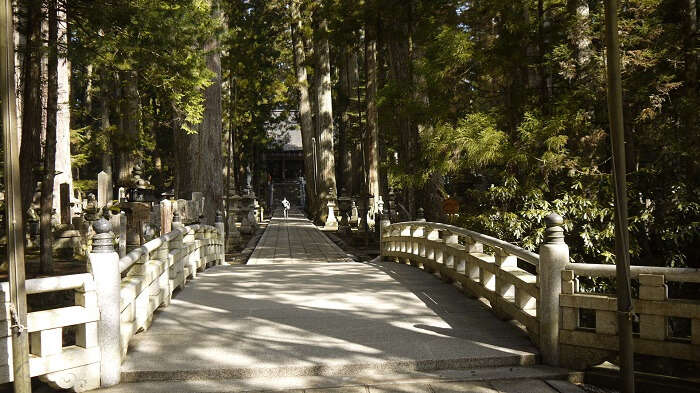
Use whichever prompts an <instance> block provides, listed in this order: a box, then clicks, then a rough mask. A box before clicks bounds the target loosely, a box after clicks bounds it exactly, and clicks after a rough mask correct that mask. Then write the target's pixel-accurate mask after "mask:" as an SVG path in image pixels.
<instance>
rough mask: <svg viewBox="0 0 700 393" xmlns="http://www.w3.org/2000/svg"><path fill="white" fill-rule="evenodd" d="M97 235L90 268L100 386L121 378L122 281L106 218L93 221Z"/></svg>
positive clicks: (89, 256)
mask: <svg viewBox="0 0 700 393" xmlns="http://www.w3.org/2000/svg"><path fill="white" fill-rule="evenodd" d="M93 228H94V230H95V233H96V234H95V236H94V237H93V240H92V252H90V254H89V255H88V260H89V264H90V270H91V272H92V276H93V278H94V280H95V287H96V288H97V305H98V307H99V309H100V321H99V323H98V324H97V326H98V332H99V345H100V353H101V361H100V385H101V386H112V385H116V384H118V383H119V381H120V377H121V336H120V329H119V324H120V318H119V316H120V311H121V310H120V307H119V302H120V294H119V293H120V284H121V275H120V273H119V255H118V254H117V253H116V252H114V243H113V242H114V234H112V225H111V224H110V223H109V221H107V220H106V219H104V218H101V219H100V220H98V221H96V222H95V223H94V224H93Z"/></svg>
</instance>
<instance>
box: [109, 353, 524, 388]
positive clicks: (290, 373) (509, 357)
mask: <svg viewBox="0 0 700 393" xmlns="http://www.w3.org/2000/svg"><path fill="white" fill-rule="evenodd" d="M514 352H515V351H514ZM537 357H538V355H537V354H536V353H534V352H532V351H517V353H512V354H499V355H493V354H491V355H483V354H482V355H479V356H474V357H462V358H455V359H444V358H443V359H439V360H413V359H399V360H386V359H376V361H374V362H364V363H353V362H345V361H340V362H335V363H332V364H328V363H325V364H323V363H317V364H314V363H312V362H308V361H300V362H298V363H296V364H295V363H294V362H292V363H287V364H283V365H277V366H273V367H269V366H268V367H266V366H250V367H239V368H233V367H232V368H198V367H196V366H195V367H187V368H180V369H178V368H173V369H167V370H165V369H163V368H157V367H154V368H152V369H149V368H148V367H141V368H140V369H138V370H133V369H131V370H130V369H122V381H123V382H142V381H173V380H197V379H240V378H286V377H339V376H340V377H356V376H364V375H367V374H385V373H392V374H396V373H399V374H401V373H410V372H413V371H415V370H420V371H423V372H432V371H438V370H446V369H447V370H449V369H458V370H464V369H478V368H483V367H518V366H532V365H535V364H536V362H537Z"/></svg>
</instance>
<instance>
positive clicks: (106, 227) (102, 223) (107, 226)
mask: <svg viewBox="0 0 700 393" xmlns="http://www.w3.org/2000/svg"><path fill="white" fill-rule="evenodd" d="M92 229H94V230H95V233H96V234H98V235H101V234H103V233H109V232H110V231H111V230H112V224H111V223H110V222H109V221H107V219H105V218H104V217H101V218H100V219H99V220H97V221H95V222H94V223H93V224H92Z"/></svg>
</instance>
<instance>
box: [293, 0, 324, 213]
mask: <svg viewBox="0 0 700 393" xmlns="http://www.w3.org/2000/svg"><path fill="white" fill-rule="evenodd" d="M299 4H300V0H292V1H291V4H290V9H291V14H292V39H293V45H294V66H295V69H296V76H297V84H298V88H299V118H300V120H301V121H300V128H301V144H302V150H303V153H304V176H305V177H306V200H307V202H308V204H309V211H310V212H314V213H315V212H316V209H317V206H318V202H317V201H318V199H317V194H316V193H315V192H314V155H313V149H314V146H313V141H314V125H313V120H312V114H311V101H310V98H309V82H308V76H307V74H306V57H305V52H304V43H303V37H302V31H303V30H302V28H303V24H302V19H301V13H300V12H299Z"/></svg>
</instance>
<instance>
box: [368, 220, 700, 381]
mask: <svg viewBox="0 0 700 393" xmlns="http://www.w3.org/2000/svg"><path fill="white" fill-rule="evenodd" d="M546 222H547V230H546V232H545V242H544V243H543V244H542V245H541V247H540V253H539V255H538V254H535V253H533V252H530V251H528V250H525V249H522V248H520V247H517V246H515V245H512V244H509V243H507V242H504V241H502V240H499V239H495V238H492V237H490V236H486V235H483V234H480V233H477V232H473V231H470V230H467V229H464V228H459V227H455V226H451V225H445V224H439V223H431V222H421V221H411V222H401V223H395V224H389V225H386V226H384V227H383V228H382V235H381V255H382V257H383V258H384V259H388V260H394V261H396V262H400V263H410V264H413V265H415V266H418V267H420V268H423V269H424V270H426V271H428V272H431V273H439V275H440V277H441V278H443V279H444V280H446V281H449V282H457V283H459V285H460V286H461V287H462V288H463V289H464V290H465V292H466V293H467V294H469V295H471V296H475V297H478V298H481V299H482V301H484V303H486V304H488V305H489V306H490V307H491V308H492V310H493V312H494V313H496V314H497V315H498V316H500V317H502V318H503V319H509V320H514V321H517V323H518V324H519V325H520V326H521V327H523V328H524V329H525V330H526V331H527V333H528V334H529V336H530V338H531V339H532V341H533V342H534V343H535V344H536V345H537V346H538V347H539V348H540V352H541V355H542V360H543V362H545V363H547V364H551V365H560V366H564V367H570V368H575V369H585V368H586V367H589V366H592V365H595V364H599V363H601V362H603V361H605V360H608V359H612V358H614V357H615V356H616V355H617V348H618V337H617V319H616V312H617V311H616V310H617V308H616V306H617V303H616V298H615V297H614V295H601V294H592V293H584V292H582V291H580V290H579V285H578V277H580V276H587V277H614V276H615V266H614V265H598V264H574V263H570V262H569V256H568V247H567V246H566V244H565V242H564V238H563V230H562V229H561V227H560V225H561V223H562V219H561V217H559V216H556V215H550V216H548V217H547V219H546ZM631 275H632V279H633V280H636V281H637V282H638V284H639V291H638V298H637V299H634V300H633V303H634V310H635V313H636V314H637V317H638V318H639V324H638V330H637V334H635V338H634V340H635V345H634V350H635V353H637V354H644V355H652V356H658V357H663V358H669V359H677V360H683V361H690V362H700V304H699V303H698V302H697V300H684V299H669V298H668V290H667V283H668V282H681V283H698V282H700V269H681V268H663V267H643V266H632V267H631ZM584 312H588V313H589V315H592V317H590V318H588V319H592V320H593V321H594V322H593V325H590V324H589V325H586V324H584V323H582V320H584V319H585V318H582V317H581V315H582V313H584ZM673 324H676V325H681V326H684V327H685V329H684V331H686V333H684V334H683V335H682V336H681V337H679V336H677V335H674V333H673V329H672V325H673Z"/></svg>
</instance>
